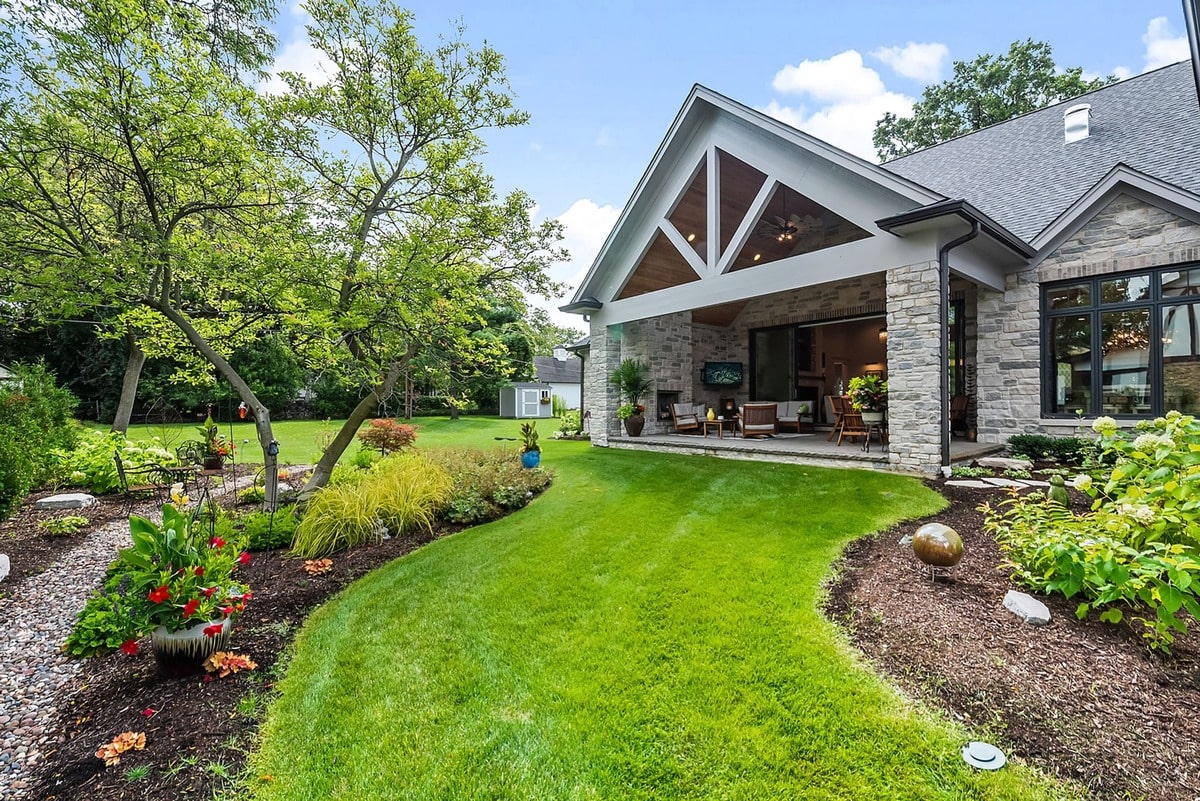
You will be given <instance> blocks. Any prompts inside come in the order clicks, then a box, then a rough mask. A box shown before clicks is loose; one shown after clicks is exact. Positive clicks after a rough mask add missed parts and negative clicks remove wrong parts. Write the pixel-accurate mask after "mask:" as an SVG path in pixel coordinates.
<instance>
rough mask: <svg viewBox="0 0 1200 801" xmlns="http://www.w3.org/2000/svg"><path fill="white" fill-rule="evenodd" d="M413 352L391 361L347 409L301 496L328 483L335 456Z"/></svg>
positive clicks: (393, 383)
mask: <svg viewBox="0 0 1200 801" xmlns="http://www.w3.org/2000/svg"><path fill="white" fill-rule="evenodd" d="M414 353H415V351H414V350H413V349H411V348H410V349H409V352H408V353H405V354H404V356H403V357H402V358H401V359H400V360H399V361H396V362H393V363H392V364H391V366H389V367H388V370H387V372H386V373H385V374H384V376H383V378H382V380H381V381H380V382H379V386H378V387H376V388H375V389H372V390H371V391H370V392H368V393H367V396H366V397H365V398H363V399H362V400H361V401H359V402H358V405H357V406H355V407H354V410H353V411H352V412H350V416H349V417H347V418H346V422H344V423H343V424H342V427H341V428H340V429H338V432H337V435H336V436H335V437H334V438H333V441H332V442H330V443H329V445H328V446H327V447H326V448H325V452H324V453H323V454H321V461H319V462H317V466H316V467H314V468H313V472H312V475H311V476H309V478H308V483H307V484H305V485H304V489H303V490H302V491H301V492H300V497H301V498H307V497H309V496H310V495H312V494H313V493H314V492H316V491H317V490H319V489H321V487H324V486H325V484H326V483H328V481H329V477H330V476H331V475H332V474H333V467H334V465H336V464H337V462H338V459H340V458H342V454H343V453H345V452H346V448H348V447H350V443H351V442H352V441H353V440H354V435H355V434H357V433H358V429H359V427H360V426H361V425H362V424H363V421H365V420H366V419H367V418H368V417H370V416H371V414H372V412H374V411H375V410H376V409H378V408H379V402H380V401H381V400H382V399H383V398H386V397H387V396H389V395H391V394H392V391H393V390H394V389H395V388H396V384H397V383H398V382H399V380H400V376H402V375H403V374H404V372H405V368H406V367H407V366H408V363H409V361H410V360H411V359H412V357H413V355H414Z"/></svg>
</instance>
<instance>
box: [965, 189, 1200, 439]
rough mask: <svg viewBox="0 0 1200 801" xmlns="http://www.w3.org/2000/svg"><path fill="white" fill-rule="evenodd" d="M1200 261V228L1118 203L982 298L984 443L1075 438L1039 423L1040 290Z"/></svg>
mask: <svg viewBox="0 0 1200 801" xmlns="http://www.w3.org/2000/svg"><path fill="white" fill-rule="evenodd" d="M1196 260H1200V225H1197V224H1195V223H1193V222H1191V221H1189V220H1185V219H1183V218H1181V217H1179V216H1177V215H1175V214H1173V213H1171V212H1169V211H1166V210H1164V209H1162V208H1159V207H1158V206H1154V205H1152V204H1149V203H1146V202H1145V201H1142V200H1139V199H1137V198H1134V197H1132V196H1130V195H1125V194H1122V195H1118V196H1117V197H1116V198H1114V199H1113V200H1112V201H1111V202H1110V203H1109V204H1108V205H1107V206H1105V207H1104V208H1103V209H1101V210H1100V211H1099V212H1098V213H1097V214H1096V215H1095V216H1094V217H1093V218H1092V219H1091V220H1089V221H1088V222H1087V223H1086V224H1085V225H1084V226H1083V227H1082V228H1080V229H1079V230H1078V231H1077V232H1076V233H1075V234H1074V235H1073V236H1071V237H1070V238H1069V239H1068V240H1067V241H1065V242H1064V243H1063V244H1062V245H1061V246H1059V247H1058V248H1057V249H1056V250H1055V251H1054V252H1053V253H1051V254H1050V255H1049V256H1048V257H1047V258H1046V259H1044V260H1043V261H1042V262H1041V263H1040V264H1039V265H1038V266H1037V267H1036V268H1035V269H1032V270H1026V271H1024V272H1021V273H1016V274H1013V275H1010V276H1008V279H1007V281H1006V282H1005V287H1004V291H1003V292H995V291H992V290H989V289H986V288H983V287H980V288H979V290H978V316H979V329H978V343H977V346H978V351H979V356H978V358H979V375H978V381H979V413H978V414H979V439H980V440H981V441H983V442H994V443H1002V442H1004V441H1006V440H1007V439H1008V437H1010V436H1012V435H1013V434H1020V433H1042V434H1053V435H1067V434H1072V433H1074V432H1075V430H1076V427H1077V426H1076V424H1075V422H1074V421H1072V420H1047V419H1042V418H1041V369H1040V364H1041V285H1042V284H1043V283H1047V282H1052V281H1061V280H1064V279H1070V278H1088V277H1091V276H1096V275H1107V274H1109V273H1120V272H1127V271H1130V270H1139V269H1147V268H1152V267H1166V266H1169V265H1172V264H1179V263H1183V262H1191V261H1196Z"/></svg>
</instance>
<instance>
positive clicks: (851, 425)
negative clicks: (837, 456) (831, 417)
mask: <svg viewBox="0 0 1200 801" xmlns="http://www.w3.org/2000/svg"><path fill="white" fill-rule="evenodd" d="M833 405H834V410H835V411H837V413H838V423H837V425H836V426H835V427H834V429H833V430H834V433H836V434H837V435H838V439H837V444H838V445H839V446H840V445H841V444H842V440H843V439H844V438H846V437H849V438H850V441H851V442H853V441H854V440H855V439H856V438H858V437H862V438H864V439H866V436H867V424H866V423H864V422H863V419H862V412H860V411H858V410H857V409H855V408H854V406H852V405H851V403H850V401H849V399H847V398H842V397H836V396H835V397H834V399H833ZM839 407H840V411H839Z"/></svg>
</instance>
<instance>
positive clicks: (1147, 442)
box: [1133, 434, 1175, 453]
mask: <svg viewBox="0 0 1200 801" xmlns="http://www.w3.org/2000/svg"><path fill="white" fill-rule="evenodd" d="M1164 445H1165V446H1167V447H1172V446H1174V445H1175V442H1174V440H1172V439H1171V438H1170V437H1168V436H1164V435H1162V434H1141V435H1139V436H1138V438H1137V439H1135V440H1134V441H1133V447H1134V448H1135V449H1136V450H1139V451H1141V452H1142V453H1150V452H1151V451H1154V450H1157V449H1158V448H1159V447H1161V446H1164Z"/></svg>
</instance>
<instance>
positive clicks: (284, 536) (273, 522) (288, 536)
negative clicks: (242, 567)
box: [240, 506, 300, 551]
mask: <svg viewBox="0 0 1200 801" xmlns="http://www.w3.org/2000/svg"><path fill="white" fill-rule="evenodd" d="M299 522H300V521H299V520H298V519H297V517H296V514H295V507H294V506H281V507H279V509H277V510H276V511H275V512H274V513H271V512H255V513H254V514H252V515H247V516H246V517H245V518H243V519H242V521H241V523H240V525H241V527H242V535H243V536H244V537H245V540H246V547H247V548H249V549H250V550H252V551H269V550H273V549H275V548H286V547H287V546H288V545H291V544H292V537H293V535H294V534H295V533H296V526H297V525H298V524H299Z"/></svg>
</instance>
